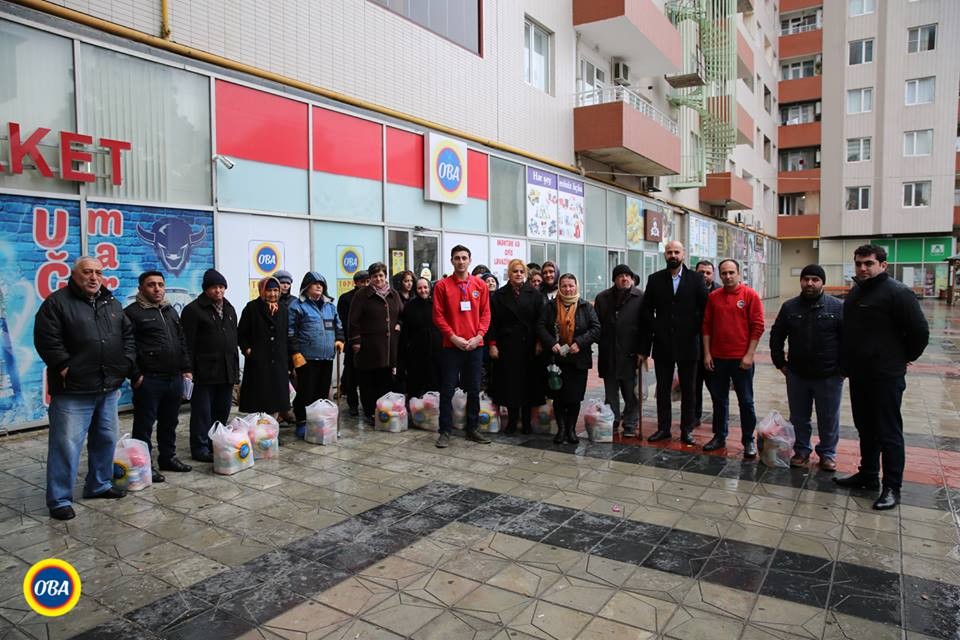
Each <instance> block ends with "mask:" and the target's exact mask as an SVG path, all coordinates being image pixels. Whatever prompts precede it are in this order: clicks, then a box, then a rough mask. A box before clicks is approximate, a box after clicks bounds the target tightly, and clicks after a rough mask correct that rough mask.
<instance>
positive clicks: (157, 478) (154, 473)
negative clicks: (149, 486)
mask: <svg viewBox="0 0 960 640" xmlns="http://www.w3.org/2000/svg"><path fill="white" fill-rule="evenodd" d="M166 479H167V477H166V476H165V475H163V474H162V473H160V469H157V468H156V467H151V468H150V480H151V481H152V482H153V484H160V483H161V482H164V481H166Z"/></svg>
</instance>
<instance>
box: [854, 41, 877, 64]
mask: <svg viewBox="0 0 960 640" xmlns="http://www.w3.org/2000/svg"><path fill="white" fill-rule="evenodd" d="M869 62H873V38H869V39H867V40H854V41H853V42H851V43H850V64H851V65H853V64H867V63H869Z"/></svg>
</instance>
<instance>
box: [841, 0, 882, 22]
mask: <svg viewBox="0 0 960 640" xmlns="http://www.w3.org/2000/svg"><path fill="white" fill-rule="evenodd" d="M847 6H848V8H849V9H850V11H849V13H850V17H851V18H855V17H856V16H865V15H867V14H870V13H874V12H875V11H876V10H877V0H848V5H847Z"/></svg>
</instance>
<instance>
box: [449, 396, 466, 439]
mask: <svg viewBox="0 0 960 640" xmlns="http://www.w3.org/2000/svg"><path fill="white" fill-rule="evenodd" d="M452 405H453V428H454V429H459V430H460V431H463V430H464V429H465V428H466V427H467V392H466V391H464V390H463V389H457V390H456V391H454V392H453V401H452Z"/></svg>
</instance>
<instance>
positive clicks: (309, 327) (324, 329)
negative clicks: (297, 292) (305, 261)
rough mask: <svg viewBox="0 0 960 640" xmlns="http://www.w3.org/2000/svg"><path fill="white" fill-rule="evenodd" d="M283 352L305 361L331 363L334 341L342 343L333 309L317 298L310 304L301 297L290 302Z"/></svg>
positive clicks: (335, 310)
mask: <svg viewBox="0 0 960 640" xmlns="http://www.w3.org/2000/svg"><path fill="white" fill-rule="evenodd" d="M289 313H290V319H289V323H288V325H287V326H288V329H287V349H288V351H289V352H290V354H291V355H293V354H294V353H299V354H300V355H302V356H303V357H304V358H306V359H307V360H333V356H334V348H333V344H334V342H336V341H338V340H339V341H341V342H343V340H344V334H343V325H342V324H341V323H340V316H338V315H337V306H336V305H335V304H333V303H332V302H328V301H327V300H326V299H325V298H324V297H322V296H321V298H320V299H319V300H317V301H316V302H314V301H313V300H310V299H309V298H307V296H306V295H302V296H300V297H299V298H296V299H295V300H293V301H291V302H290V310H289Z"/></svg>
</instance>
